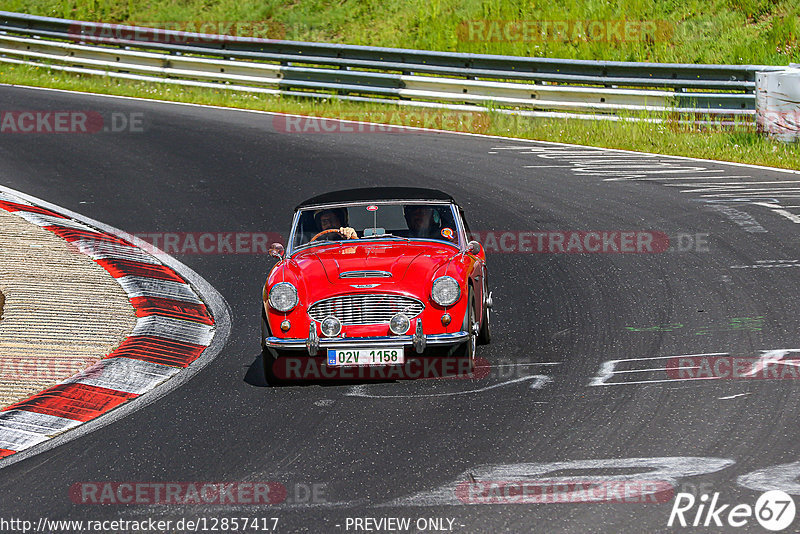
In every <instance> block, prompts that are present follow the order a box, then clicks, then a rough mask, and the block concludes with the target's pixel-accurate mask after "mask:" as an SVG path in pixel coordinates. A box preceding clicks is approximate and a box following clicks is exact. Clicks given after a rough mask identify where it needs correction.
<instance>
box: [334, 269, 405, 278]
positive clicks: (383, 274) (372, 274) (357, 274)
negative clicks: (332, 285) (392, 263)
mask: <svg viewBox="0 0 800 534" xmlns="http://www.w3.org/2000/svg"><path fill="white" fill-rule="evenodd" d="M391 277H392V273H390V272H389V271H346V272H343V273H340V274H339V278H391Z"/></svg>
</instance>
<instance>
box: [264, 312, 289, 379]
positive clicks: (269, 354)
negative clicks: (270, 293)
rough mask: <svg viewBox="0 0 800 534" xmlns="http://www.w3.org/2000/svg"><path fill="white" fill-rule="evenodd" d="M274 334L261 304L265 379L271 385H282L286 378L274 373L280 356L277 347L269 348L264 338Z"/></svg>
mask: <svg viewBox="0 0 800 534" xmlns="http://www.w3.org/2000/svg"><path fill="white" fill-rule="evenodd" d="M271 335H272V332H271V331H270V329H269V323H268V322H267V312H266V311H264V306H263V304H262V306H261V361H262V363H263V365H264V380H265V381H266V382H267V384H269V385H270V386H280V385H283V384H286V383H287V382H286V381H285V380H282V379H280V378H278V377H277V376H275V373H274V366H275V360H276V359H277V357H278V353H277V351H275V349H270V348H267V346H266V345H265V344H264V338H267V337H269V336H271Z"/></svg>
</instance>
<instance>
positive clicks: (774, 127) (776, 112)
mask: <svg viewBox="0 0 800 534" xmlns="http://www.w3.org/2000/svg"><path fill="white" fill-rule="evenodd" d="M794 67H796V65H792V66H791V67H787V68H786V69H785V70H780V71H771V72H757V73H756V125H757V127H758V131H759V132H762V133H765V134H767V135H770V136H772V137H774V138H775V139H778V140H780V141H784V142H787V143H789V142H796V141H797V140H798V139H800V68H794Z"/></svg>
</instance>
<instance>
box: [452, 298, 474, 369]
mask: <svg viewBox="0 0 800 534" xmlns="http://www.w3.org/2000/svg"><path fill="white" fill-rule="evenodd" d="M467 302H469V305H468V308H467V313H466V314H465V316H464V323H463V325H462V329H463V330H464V331H465V332H469V339H467V341H465V342H464V343H462V344H461V346H460V347H458V349H457V350H456V353H455V354H456V356H457V357H459V358H464V359H465V360H468V361H469V371H470V372H472V371H474V369H475V352H476V345H477V342H478V335H477V332H476V330H477V323H476V321H475V316H476V315H475V297H474V296H473V294H472V289H470V290H469V300H468V301H467Z"/></svg>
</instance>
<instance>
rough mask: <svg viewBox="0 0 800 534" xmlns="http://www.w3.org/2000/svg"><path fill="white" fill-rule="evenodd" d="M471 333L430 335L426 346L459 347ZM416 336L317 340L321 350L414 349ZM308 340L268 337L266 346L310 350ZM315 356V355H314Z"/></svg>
mask: <svg viewBox="0 0 800 534" xmlns="http://www.w3.org/2000/svg"><path fill="white" fill-rule="evenodd" d="M469 336H470V334H469V332H463V331H461V332H453V333H450V334H430V335H426V336H425V343H426V345H457V344H459V343H463V342H465V341H468V340H469ZM413 338H414V336H408V335H406V336H376V337H359V338H353V337H337V338H317V339H318V340H319V346H318V348H317V351H318V350H319V349H355V348H363V347H369V348H372V347H375V348H399V347H403V348H405V347H412V346H413V341H414V340H413ZM308 341H309V340H307V339H296V338H288V339H282V338H278V337H268V338H265V339H264V345H265V346H267V347H270V348H274V349H282V350H303V349H306V350H309V348H308V344H309V343H308ZM312 356H313V354H312Z"/></svg>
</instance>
